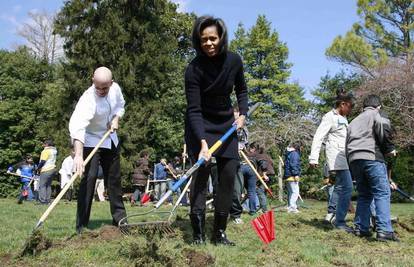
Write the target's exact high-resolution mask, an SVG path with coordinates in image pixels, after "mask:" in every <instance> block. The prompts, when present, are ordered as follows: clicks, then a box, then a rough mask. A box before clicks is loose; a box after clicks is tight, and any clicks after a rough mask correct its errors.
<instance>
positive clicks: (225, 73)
mask: <svg viewBox="0 0 414 267" xmlns="http://www.w3.org/2000/svg"><path fill="white" fill-rule="evenodd" d="M233 88H234V91H235V92H236V97H237V102H238V106H239V109H240V114H241V115H246V114H247V110H248V106H247V86H246V82H245V80H244V73H243V63H242V60H241V58H240V56H239V55H237V54H235V53H232V52H227V53H224V54H221V55H219V56H217V57H214V58H209V57H207V56H204V55H200V56H197V57H196V58H194V59H193V61H192V62H191V63H190V64H189V65H188V67H187V70H186V73H185V93H186V97H187V112H186V120H185V140H186V143H187V146H188V152H189V155H190V156H192V157H193V158H197V157H198V154H199V152H200V149H201V139H205V140H206V141H207V144H208V146H209V147H211V146H212V145H213V144H214V143H215V142H216V141H217V140H218V139H220V137H221V136H222V135H223V134H224V133H225V132H226V131H227V130H228V129H230V128H231V126H232V123H233V122H234V115H233V107H232V103H231V99H230V95H231V93H232V92H233ZM237 149H238V148H237V135H236V133H234V134H233V135H232V136H230V137H229V139H228V140H227V141H226V142H225V143H224V144H223V145H222V146H221V148H220V149H218V150H217V151H216V152H215V153H213V156H218V157H224V158H235V159H238V158H239V155H238V151H237Z"/></svg>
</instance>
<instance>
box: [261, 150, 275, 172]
mask: <svg viewBox="0 0 414 267" xmlns="http://www.w3.org/2000/svg"><path fill="white" fill-rule="evenodd" d="M257 158H258V159H259V160H261V161H263V162H264V163H263V172H266V175H267V176H272V175H275V168H274V166H273V160H272V158H271V157H270V156H269V155H267V154H257Z"/></svg>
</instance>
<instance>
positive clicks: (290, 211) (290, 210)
mask: <svg viewBox="0 0 414 267" xmlns="http://www.w3.org/2000/svg"><path fill="white" fill-rule="evenodd" d="M287 212H288V213H299V211H298V209H292V208H290V209H288V211H287Z"/></svg>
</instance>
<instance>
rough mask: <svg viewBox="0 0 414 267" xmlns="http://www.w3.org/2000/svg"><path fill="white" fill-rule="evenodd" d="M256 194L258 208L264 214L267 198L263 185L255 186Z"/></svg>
mask: <svg viewBox="0 0 414 267" xmlns="http://www.w3.org/2000/svg"><path fill="white" fill-rule="evenodd" d="M256 193H257V196H258V198H259V204H260V208H261V209H262V211H263V212H266V211H267V198H266V192H265V187H264V185H262V184H260V185H259V186H257V189H256Z"/></svg>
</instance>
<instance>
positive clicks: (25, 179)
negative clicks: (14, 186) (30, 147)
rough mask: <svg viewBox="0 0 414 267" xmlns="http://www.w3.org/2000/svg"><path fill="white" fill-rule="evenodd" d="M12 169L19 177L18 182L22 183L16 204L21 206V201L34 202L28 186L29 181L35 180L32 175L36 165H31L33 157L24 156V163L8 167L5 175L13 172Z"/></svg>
mask: <svg viewBox="0 0 414 267" xmlns="http://www.w3.org/2000/svg"><path fill="white" fill-rule="evenodd" d="M14 169H16V173H17V174H19V175H21V177H20V182H21V183H22V186H21V191H20V195H19V197H18V200H17V204H22V203H23V200H28V201H32V200H34V199H35V196H34V194H33V191H32V189H31V187H30V186H29V185H30V182H31V180H32V179H35V176H34V174H35V172H36V165H35V164H34V163H33V157H32V156H31V155H26V157H25V159H24V161H22V162H19V163H17V164H15V165H14V166H11V167H9V168H8V169H7V173H11V172H13V170H14ZM30 177H31V178H30Z"/></svg>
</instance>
